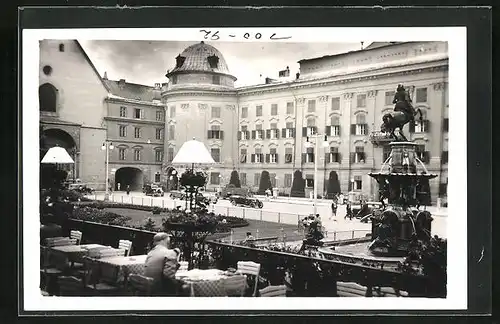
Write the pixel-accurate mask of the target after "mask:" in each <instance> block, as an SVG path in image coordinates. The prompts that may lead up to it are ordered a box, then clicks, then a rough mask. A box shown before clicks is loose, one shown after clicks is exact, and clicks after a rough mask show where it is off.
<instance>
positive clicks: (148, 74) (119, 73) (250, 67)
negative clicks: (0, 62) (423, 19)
mask: <svg viewBox="0 0 500 324" xmlns="http://www.w3.org/2000/svg"><path fill="white" fill-rule="evenodd" d="M79 42H80V43H81V45H82V47H83V48H84V49H85V51H86V52H87V55H88V56H89V57H90V59H91V60H92V62H93V63H94V65H95V66H96V68H97V70H98V71H99V73H100V74H101V76H103V75H104V72H107V76H108V79H111V80H119V79H125V80H126V81H127V82H131V83H139V84H145V85H150V86H153V85H154V84H155V83H163V82H167V81H168V80H167V78H166V77H165V74H166V72H167V70H171V69H173V68H174V66H175V57H176V56H177V55H178V54H181V53H182V51H183V50H184V49H185V48H186V47H188V46H190V45H192V44H194V43H195V42H177V41H144V40H139V41H133V40H127V41H122V40H80V41H79ZM206 43H207V44H210V45H212V46H214V47H216V48H217V49H218V50H219V51H220V52H221V53H222V55H223V56H224V58H225V60H226V63H227V64H228V66H229V71H230V72H231V74H232V75H234V76H235V77H237V78H238V80H237V81H236V83H235V86H236V87H241V86H246V85H254V84H260V83H263V82H264V81H263V78H265V77H270V78H274V79H278V71H280V70H284V69H285V68H286V67H287V66H289V67H290V75H291V76H293V75H295V73H297V72H299V64H298V63H297V61H299V60H301V59H307V58H314V57H320V56H324V55H333V54H338V53H344V52H348V51H353V50H359V49H361V44H360V43H261V42H259V43H237V42H206ZM369 44H370V42H365V44H364V47H366V46H368V45H369ZM261 75H262V77H261Z"/></svg>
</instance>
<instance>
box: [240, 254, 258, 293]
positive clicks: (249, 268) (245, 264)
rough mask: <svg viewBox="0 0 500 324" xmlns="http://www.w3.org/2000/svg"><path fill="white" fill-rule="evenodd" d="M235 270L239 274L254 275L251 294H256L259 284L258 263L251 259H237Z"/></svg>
mask: <svg viewBox="0 0 500 324" xmlns="http://www.w3.org/2000/svg"><path fill="white" fill-rule="evenodd" d="M236 270H237V272H239V273H241V274H247V275H252V276H254V277H255V283H254V289H253V293H252V296H254V297H255V295H256V294H257V286H258V285H259V274H260V264H259V263H255V262H252V261H238V263H237V269H236Z"/></svg>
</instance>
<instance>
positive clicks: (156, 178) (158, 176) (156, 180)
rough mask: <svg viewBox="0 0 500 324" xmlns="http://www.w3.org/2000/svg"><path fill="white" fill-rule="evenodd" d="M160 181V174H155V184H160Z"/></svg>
mask: <svg viewBox="0 0 500 324" xmlns="http://www.w3.org/2000/svg"><path fill="white" fill-rule="evenodd" d="M160 181H161V174H160V172H156V173H155V182H160Z"/></svg>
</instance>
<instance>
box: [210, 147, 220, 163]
mask: <svg viewBox="0 0 500 324" xmlns="http://www.w3.org/2000/svg"><path fill="white" fill-rule="evenodd" d="M210 154H212V158H213V159H214V161H215V162H220V148H211V149H210Z"/></svg>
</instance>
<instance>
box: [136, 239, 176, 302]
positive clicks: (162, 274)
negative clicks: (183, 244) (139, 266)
mask: <svg viewBox="0 0 500 324" xmlns="http://www.w3.org/2000/svg"><path fill="white" fill-rule="evenodd" d="M153 245H154V247H153V249H151V251H149V253H148V256H147V257H146V264H145V270H144V275H145V276H146V277H150V278H153V279H154V287H153V290H154V291H155V292H157V293H161V294H163V295H167V296H168V295H170V296H175V295H176V294H177V292H178V288H179V283H178V281H177V280H176V279H175V273H176V272H177V269H178V268H179V262H178V253H177V252H176V251H175V250H171V249H170V236H169V235H168V234H167V233H158V234H156V235H155V236H154V238H153Z"/></svg>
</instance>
